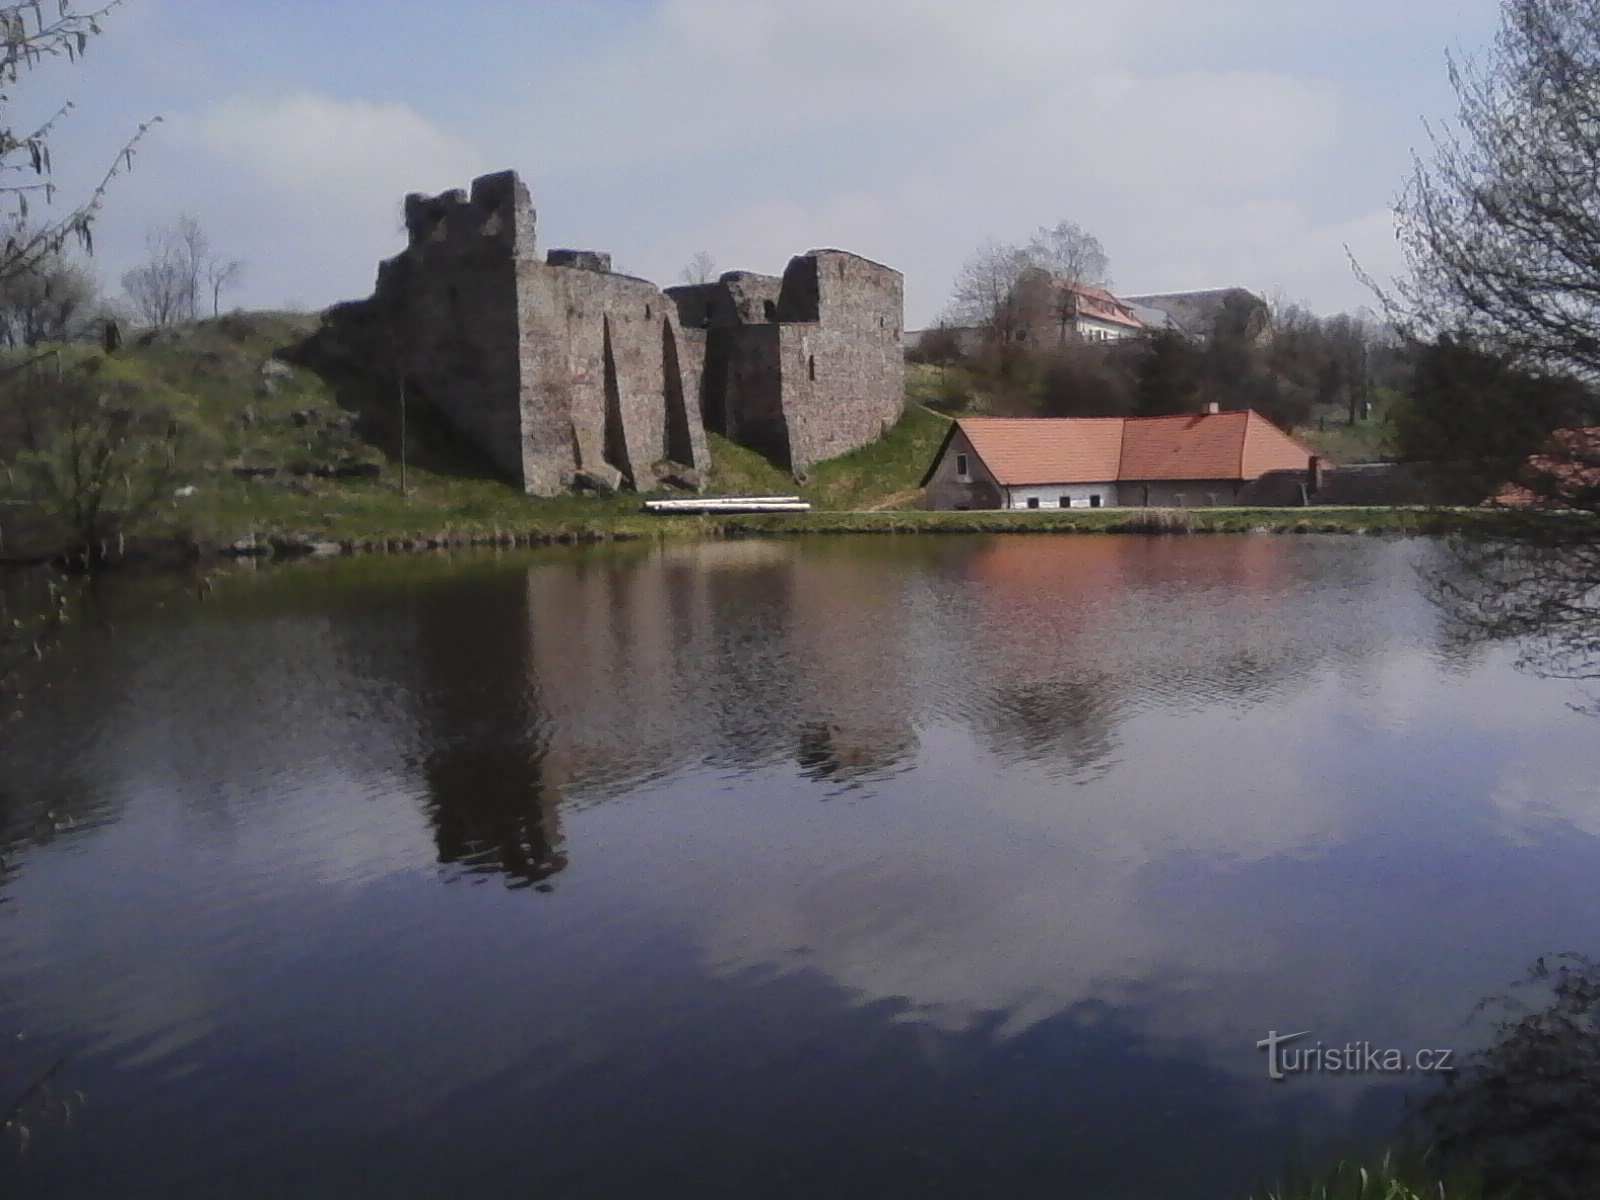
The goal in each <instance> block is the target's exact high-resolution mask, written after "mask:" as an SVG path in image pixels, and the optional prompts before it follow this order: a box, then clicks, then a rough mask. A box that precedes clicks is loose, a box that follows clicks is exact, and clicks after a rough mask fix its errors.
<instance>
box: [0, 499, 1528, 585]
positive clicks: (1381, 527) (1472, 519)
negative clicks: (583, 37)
mask: <svg viewBox="0 0 1600 1200" xmlns="http://www.w3.org/2000/svg"><path fill="white" fill-rule="evenodd" d="M1526 519H1527V517H1526V514H1515V515H1514V516H1513V515H1511V514H1507V513H1506V512H1503V511H1499V510H1494V509H1484V508H1429V507H1420V506H1418V507H1366V508H1334V507H1327V508H1220V507H1219V508H1181V509H1173V508H1106V509H1083V510H1071V511H1064V510H1054V509H1046V510H1033V509H1021V510H1005V509H994V510H980V511H970V512H942V511H932V510H925V509H896V510H876V511H872V510H863V511H844V510H841V511H831V510H822V511H812V512H809V513H741V514H729V515H726V516H711V515H703V516H702V515H697V516H671V515H666V516H662V515H655V514H647V513H643V512H638V511H634V510H631V509H619V508H618V507H617V506H615V505H614V504H613V505H610V506H607V507H605V508H602V509H600V510H599V511H596V512H594V513H593V514H592V515H583V516H578V515H576V514H573V513H571V512H570V511H569V512H567V513H564V514H562V515H561V516H560V517H557V519H556V520H554V521H543V522H541V521H538V520H537V519H534V520H532V521H530V522H529V523H528V524H526V525H518V526H502V525H498V524H496V525H494V526H491V527H487V528H486V527H484V526H483V525H482V524H479V523H469V524H465V525H461V526H447V527H446V528H444V529H442V530H434V531H432V532H422V531H418V530H416V529H407V530H395V531H393V532H387V533H384V532H380V533H370V532H363V533H362V534H360V535H350V534H347V533H346V534H342V533H341V532H340V530H339V529H338V528H337V524H334V525H331V526H330V527H327V528H322V529H312V530H305V529H284V528H266V529H256V530H253V531H251V532H250V533H248V534H246V535H245V536H242V537H235V538H231V539H225V540H214V539H206V538H194V537H184V536H181V535H171V534H168V535H159V534H158V535H150V536H135V537H130V538H129V539H127V542H126V543H125V545H123V546H120V547H119V548H118V549H117V550H116V551H115V552H113V551H112V550H111V549H110V548H109V547H108V548H107V553H106V555H105V558H104V559H103V560H102V561H103V563H104V564H110V565H123V564H129V565H132V564H153V565H156V566H171V567H180V566H183V565H185V564H192V563H197V562H208V561H227V560H240V559H253V560H260V561H274V562H275V561H287V560H293V559H305V558H337V557H342V556H347V555H363V554H423V553H430V552H436V551H452V550H471V549H532V548H538V547H547V546H562V545H566V546H583V545H600V544H605V543H609V542H617V543H623V542H643V541H679V540H718V539H729V538H759V537H803V536H806V535H825V536H840V535H848V534H863V535H876V536H884V535H901V534H909V535H917V534H939V535H963V534H965V535H986V534H1065V535H1084V534H1120V535H1124V536H1127V535H1134V536H1145V537H1164V536H1193V535H1208V534H1261V535H1273V536H1281V535H1294V534H1344V535H1348V536H1385V535H1392V536H1425V535H1435V536H1438V535H1446V534H1460V533H1479V534H1483V535H1486V536H1492V535H1494V534H1495V533H1497V532H1498V533H1512V534H1514V533H1515V532H1516V530H1517V529H1518V528H1520V529H1522V530H1523V531H1524V532H1525V531H1526V526H1525V524H1521V523H1522V522H1525V521H1526ZM1514 523H1515V524H1514ZM50 565H55V566H61V567H68V568H72V567H77V568H79V569H81V568H82V567H83V566H84V562H83V559H82V557H81V556H78V555H54V556H37V555H36V556H31V557H27V558H22V557H18V558H0V569H5V570H12V569H17V570H21V569H26V568H29V567H39V566H50Z"/></svg>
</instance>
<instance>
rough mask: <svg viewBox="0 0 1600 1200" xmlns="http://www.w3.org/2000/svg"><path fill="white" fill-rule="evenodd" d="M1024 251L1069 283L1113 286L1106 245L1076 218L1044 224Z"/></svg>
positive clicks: (1033, 259)
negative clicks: (1076, 220)
mask: <svg viewBox="0 0 1600 1200" xmlns="http://www.w3.org/2000/svg"><path fill="white" fill-rule="evenodd" d="M1024 253H1026V254H1027V256H1028V259H1029V261H1030V262H1032V263H1033V265H1034V266H1036V267H1039V268H1040V269H1041V270H1045V271H1049V272H1050V274H1052V275H1054V276H1056V277H1057V278H1060V279H1065V280H1066V281H1067V282H1068V283H1082V284H1088V285H1090V286H1091V287H1110V286H1111V260H1110V259H1108V258H1107V257H1106V250H1105V247H1104V246H1102V245H1101V244H1100V239H1099V238H1097V237H1095V236H1094V234H1092V233H1088V232H1086V231H1085V230H1084V229H1083V228H1082V226H1080V225H1078V224H1076V223H1075V222H1073V221H1059V222H1057V223H1056V224H1055V225H1053V226H1050V227H1049V228H1047V229H1046V228H1041V229H1040V230H1039V232H1038V233H1036V234H1034V235H1033V238H1032V240H1031V241H1029V242H1028V245H1027V246H1026V248H1025V250H1024Z"/></svg>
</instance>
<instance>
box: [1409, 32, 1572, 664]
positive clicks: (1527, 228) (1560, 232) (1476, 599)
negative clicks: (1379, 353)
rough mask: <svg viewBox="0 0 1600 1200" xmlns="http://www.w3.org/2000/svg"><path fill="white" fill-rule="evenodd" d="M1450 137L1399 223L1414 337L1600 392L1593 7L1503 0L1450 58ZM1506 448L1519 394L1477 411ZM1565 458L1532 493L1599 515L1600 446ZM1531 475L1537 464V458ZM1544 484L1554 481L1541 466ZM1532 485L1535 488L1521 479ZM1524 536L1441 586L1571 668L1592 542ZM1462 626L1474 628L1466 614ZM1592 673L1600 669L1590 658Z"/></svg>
mask: <svg viewBox="0 0 1600 1200" xmlns="http://www.w3.org/2000/svg"><path fill="white" fill-rule="evenodd" d="M1449 72H1450V81H1451V84H1452V85H1453V87H1454V89H1455V92H1456V96H1457V100H1458V103H1459V107H1460V113H1459V116H1458V118H1457V121H1456V124H1455V126H1454V128H1453V129H1452V130H1450V131H1446V132H1443V133H1439V134H1437V135H1435V136H1434V138H1433V145H1432V155H1431V158H1430V159H1429V160H1427V161H1423V160H1420V159H1419V160H1418V162H1417V163H1416V166H1415V169H1414V172H1413V175H1412V178H1411V181H1410V185H1409V187H1408V188H1407V190H1406V192H1405V193H1404V195H1403V196H1402V199H1401V201H1400V204H1399V206H1398V208H1397V211H1396V215H1397V217H1398V218H1399V229H1400V239H1401V244H1402V246H1403V248H1404V249H1405V252H1406V257H1407V259H1408V262H1409V265H1410V268H1411V278H1410V279H1409V280H1407V281H1405V282H1404V283H1402V284H1400V285H1398V288H1397V292H1396V295H1395V296H1393V297H1391V298H1390V308H1391V311H1392V312H1393V313H1394V314H1395V315H1396V316H1397V318H1398V320H1399V322H1400V324H1401V326H1402V328H1403V329H1404V330H1405V331H1406V333H1407V334H1408V335H1409V337H1410V338H1411V340H1413V342H1415V343H1419V344H1426V343H1439V342H1441V340H1442V339H1443V338H1446V337H1448V338H1450V339H1452V342H1453V343H1454V344H1456V345H1464V346H1466V347H1469V348H1470V351H1471V352H1473V353H1486V354H1488V355H1490V356H1491V357H1492V358H1493V359H1495V360H1496V361H1498V362H1499V363H1501V364H1502V365H1503V366H1504V367H1506V368H1509V369H1514V370H1517V371H1520V372H1523V373H1524V374H1525V375H1533V376H1535V377H1538V376H1543V377H1545V378H1546V379H1549V378H1560V377H1566V378H1569V379H1574V380H1577V381H1579V382H1581V383H1585V384H1588V385H1590V386H1591V387H1592V386H1594V385H1596V384H1597V383H1600V174H1597V172H1596V171H1595V163H1596V162H1600V0H1504V2H1503V4H1502V10H1501V26H1500V31H1499V35H1498V37H1497V38H1496V40H1495V43H1494V46H1493V48H1492V49H1491V50H1490V51H1489V52H1488V53H1487V54H1486V55H1485V56H1483V57H1482V58H1480V59H1476V60H1466V61H1456V60H1451V61H1450V63H1449ZM1475 407H1476V409H1477V411H1476V413H1475V414H1473V415H1474V416H1475V418H1476V420H1475V421H1474V422H1473V424H1474V425H1475V426H1476V428H1475V429H1474V436H1476V437H1478V438H1480V439H1482V438H1485V437H1488V436H1491V435H1492V434H1494V433H1495V432H1496V431H1500V432H1501V433H1502V437H1501V438H1500V440H1501V441H1503V442H1505V443H1507V444H1511V441H1512V439H1514V438H1516V437H1517V436H1518V435H1519V432H1521V431H1525V430H1526V427H1527V424H1528V422H1529V420H1530V419H1531V418H1536V417H1537V415H1538V414H1537V413H1536V412H1534V411H1532V410H1531V409H1530V405H1529V402H1528V396H1527V394H1526V392H1525V391H1520V390H1518V389H1512V390H1509V391H1505V392H1502V393H1500V394H1498V395H1491V396H1489V397H1487V398H1486V399H1485V401H1484V402H1483V403H1481V404H1478V405H1476V406H1475ZM1558 449H1560V451H1561V453H1562V456H1563V457H1562V461H1561V466H1560V470H1559V471H1558V472H1555V473H1553V474H1554V476H1555V482H1557V483H1560V482H1561V481H1563V480H1564V481H1565V485H1564V486H1562V487H1558V488H1557V489H1555V493H1554V494H1549V493H1547V494H1545V495H1544V496H1543V497H1540V496H1538V495H1535V499H1541V498H1542V499H1545V500H1547V501H1557V502H1560V503H1563V504H1565V505H1567V506H1568V507H1574V508H1583V509H1588V510H1589V511H1590V512H1591V514H1592V513H1595V512H1600V487H1596V486H1593V485H1592V484H1589V483H1588V482H1587V481H1589V480H1591V479H1600V438H1590V437H1582V438H1572V437H1568V438H1565V439H1561V443H1560V446H1559V447H1558V446H1556V445H1555V444H1553V443H1547V447H1546V452H1547V454H1551V455H1553V454H1555V452H1556V451H1557V450H1558ZM1530 465H1531V464H1530ZM1541 474H1542V475H1543V476H1544V478H1545V480H1546V481H1550V479H1551V476H1552V473H1551V472H1542V473H1541ZM1531 482H1532V483H1533V484H1534V490H1535V491H1536V492H1537V488H1538V480H1537V479H1535V480H1532V481H1531ZM1516 532H1517V534H1518V535H1519V536H1518V538H1517V540H1516V541H1513V542H1507V543H1498V542H1490V543H1478V544H1475V545H1474V544H1467V543H1463V544H1461V545H1459V546H1458V547H1457V549H1458V554H1457V556H1456V557H1457V562H1456V570H1455V571H1454V572H1453V573H1452V575H1451V578H1450V579H1449V580H1448V581H1446V582H1444V583H1443V584H1442V586H1443V587H1444V590H1445V595H1446V598H1447V599H1449V600H1450V601H1451V604H1452V608H1453V610H1454V611H1455V612H1456V613H1457V615H1458V616H1460V617H1461V618H1462V619H1463V621H1464V622H1469V619H1470V618H1472V617H1474V616H1475V617H1476V618H1477V622H1478V627H1479V630H1480V632H1482V633H1483V634H1484V635H1486V636H1495V635H1497V634H1516V635H1526V634H1528V633H1529V632H1531V631H1534V630H1537V629H1538V628H1540V627H1541V626H1542V627H1544V628H1545V629H1547V630H1548V631H1549V632H1550V635H1551V637H1553V638H1555V639H1556V641H1557V643H1558V644H1560V645H1561V646H1563V647H1565V649H1563V650H1562V651H1561V656H1562V657H1565V658H1569V659H1571V660H1574V661H1578V660H1582V659H1583V658H1584V657H1585V656H1586V655H1588V656H1592V655H1594V653H1595V651H1596V650H1597V649H1600V547H1597V545H1596V542H1595V538H1594V534H1593V532H1592V524H1591V522H1589V521H1586V520H1576V521H1575V520H1570V519H1569V520H1540V519H1536V518H1535V519H1529V520H1525V521H1522V522H1521V523H1520V524H1519V526H1518V527H1517V528H1516ZM1469 623H1470V622H1469ZM1589 661H1590V662H1591V663H1593V664H1594V665H1595V666H1596V667H1597V668H1600V661H1596V660H1595V659H1594V658H1593V657H1590V658H1589Z"/></svg>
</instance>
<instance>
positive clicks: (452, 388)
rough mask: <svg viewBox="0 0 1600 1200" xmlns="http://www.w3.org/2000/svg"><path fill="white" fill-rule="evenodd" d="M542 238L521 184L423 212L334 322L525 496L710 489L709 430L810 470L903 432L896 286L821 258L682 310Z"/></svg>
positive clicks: (842, 259)
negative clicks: (896, 427)
mask: <svg viewBox="0 0 1600 1200" xmlns="http://www.w3.org/2000/svg"><path fill="white" fill-rule="evenodd" d="M535 224H536V218H535V213H534V208H533V203H532V200H531V198H530V196H529V194H528V190H527V188H526V187H525V186H524V185H523V183H522V181H521V180H520V179H519V178H518V177H517V175H516V174H515V173H514V172H511V171H505V172H501V173H499V174H496V175H486V176H484V177H482V178H480V179H478V180H476V181H475V182H474V183H473V185H472V191H471V193H470V195H469V194H468V193H466V192H462V191H452V192H446V193H444V194H442V195H439V196H433V197H428V196H421V195H412V196H408V197H407V198H406V228H407V233H408V244H407V247H406V249H405V251H404V252H403V253H401V254H400V255H398V256H396V257H395V258H393V259H390V260H388V261H387V262H385V263H383V264H382V265H381V266H380V268H379V271H378V285H377V289H376V291H375V293H374V295H373V297H372V299H371V300H369V301H365V302H362V303H359V304H346V305H340V306H338V307H337V308H335V309H332V310H330V312H329V314H328V318H327V320H326V322H325V328H327V329H331V330H332V332H333V334H334V335H335V336H333V337H332V338H331V339H330V340H332V341H334V342H337V343H340V349H341V352H342V353H344V355H345V357H346V358H348V359H351V360H359V359H362V358H364V359H365V361H366V363H367V365H368V366H369V367H372V368H378V369H381V371H382V373H384V374H386V375H392V374H394V373H396V372H403V373H404V375H405V377H406V379H407V381H408V383H409V384H410V385H411V386H412V387H413V388H414V391H415V393H416V394H417V396H418V398H419V399H420V400H423V401H425V402H426V403H428V404H429V405H431V406H432V407H433V408H434V409H436V410H437V411H438V412H439V413H440V414H441V415H442V416H443V417H444V418H445V419H446V420H447V421H449V422H450V423H451V424H452V425H453V426H454V427H455V428H456V429H457V430H459V431H460V432H461V433H462V434H463V435H464V436H465V437H466V438H467V439H468V440H470V441H471V442H472V443H474V444H475V445H477V446H478V447H479V448H480V449H481V450H482V451H483V452H484V453H485V454H487V456H488V457H489V459H490V461H491V462H492V463H493V464H494V466H495V467H496V468H497V469H499V470H500V471H502V472H504V473H505V474H506V475H508V476H510V477H512V478H514V479H516V480H518V481H519V482H520V483H521V484H522V486H523V488H524V489H525V490H526V491H528V492H529V493H532V494H537V495H555V494H557V493H560V492H564V491H566V490H568V489H570V488H572V487H574V486H589V487H600V488H609V487H617V486H629V487H634V488H637V489H639V490H645V489H649V488H654V487H657V486H658V485H659V484H661V483H662V482H663V481H664V480H666V479H669V478H670V479H675V480H680V481H682V480H687V481H689V482H691V483H693V482H696V480H697V478H698V473H703V472H704V471H705V469H706V468H707V467H708V466H709V462H708V458H707V452H706V442H705V432H704V431H705V429H706V428H711V429H713V430H716V431H717V432H719V433H724V434H726V435H727V436H728V437H730V438H732V439H734V440H735V441H738V442H740V443H742V444H744V445H747V446H750V447H751V448H753V449H755V450H757V451H759V452H760V453H762V454H764V455H766V456H768V457H769V458H771V459H772V460H773V461H774V462H776V463H779V464H780V465H782V466H785V467H788V468H791V469H792V470H794V471H795V472H796V473H801V472H803V471H804V470H805V469H806V468H808V467H809V466H810V465H811V464H813V463H815V462H818V461H820V460H821V459H824V458H831V457H833V456H835V455H838V454H842V453H844V452H846V451H848V450H852V449H855V448H856V447H858V446H861V445H864V444H866V443H867V442H870V441H873V440H875V439H876V438H878V437H880V436H882V434H883V433H884V432H886V431H887V430H888V429H889V427H890V426H892V425H893V424H894V422H895V421H896V420H898V419H899V416H900V413H901V410H902V407H903V403H904V391H905V377H904V371H905V365H904V356H903V354H902V351H901V345H900V340H901V324H902V313H903V300H902V280H901V276H900V274H899V272H897V271H893V270H890V269H889V268H888V267H884V266H881V265H880V264H878V263H874V262H870V261H868V260H867V259H864V258H860V257H858V256H856V255H853V254H847V253H844V252H843V251H838V250H817V251H812V252H811V253H809V254H806V255H802V256H801V257H798V258H795V259H793V260H792V261H791V262H790V264H789V268H788V270H787V271H785V273H784V276H783V278H782V279H779V278H776V277H774V276H770V275H757V274H754V273H751V272H742V271H738V272H730V273H728V274H726V275H724V276H722V278H721V279H719V280H718V281H717V282H715V283H712V284H702V285H695V286H691V287H683V288H674V289H672V291H671V293H670V294H668V293H665V292H663V291H661V290H660V289H659V288H657V287H656V286H655V285H654V284H652V283H649V282H648V281H646V280H643V279H635V278H632V277H630V276H626V275H619V274H617V273H615V272H614V271H612V270H611V257H610V255H608V254H605V253H602V252H600V251H596V250H575V249H561V250H552V251H550V253H549V255H548V257H547V258H541V257H540V255H539V252H538V247H537V242H536V237H535Z"/></svg>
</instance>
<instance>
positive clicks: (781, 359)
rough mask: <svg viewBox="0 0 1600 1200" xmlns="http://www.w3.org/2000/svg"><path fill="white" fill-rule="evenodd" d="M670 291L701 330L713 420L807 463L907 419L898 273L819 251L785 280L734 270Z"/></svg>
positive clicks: (797, 464)
mask: <svg viewBox="0 0 1600 1200" xmlns="http://www.w3.org/2000/svg"><path fill="white" fill-rule="evenodd" d="M667 294H668V295H669V296H671V297H672V298H673V300H674V301H676V302H677V305H678V316H679V320H680V322H681V323H682V325H683V326H684V330H685V335H686V336H688V335H690V334H691V331H693V330H695V329H702V330H704V331H705V332H704V338H705V371H704V376H703V379H704V382H703V385H702V390H701V407H702V412H703V415H704V417H705V422H706V428H708V429H710V430H712V431H714V432H716V433H720V434H722V435H724V436H725V437H728V438H730V439H731V440H733V441H735V442H738V443H740V444H741V445H745V446H749V447H750V448H751V449H753V450H756V451H758V452H759V453H761V454H764V455H766V456H767V457H768V458H770V459H772V461H774V462H776V463H778V464H780V465H782V466H785V467H788V468H790V469H791V470H794V471H795V472H803V471H805V470H806V469H807V468H808V467H810V466H811V465H812V464H813V463H817V462H821V461H822V460H823V459H826V458H832V457H834V456H835V455H838V454H843V453H845V452H846V451H848V450H853V449H855V448H856V447H857V446H861V445H865V444H866V443H867V442H871V441H874V440H876V439H877V438H879V437H882V436H883V435H884V434H885V433H887V432H888V431H889V429H890V427H891V426H893V425H894V423H895V422H896V421H898V420H899V419H900V414H901V412H902V410H903V409H904V406H905V354H904V352H903V351H902V349H901V337H900V332H901V331H900V326H901V322H902V320H903V313H904V311H905V300H904V283H903V280H902V278H901V275H900V272H898V271H894V270H891V269H890V268H888V267H885V266H882V265H880V264H879V263H875V262H871V261H869V260H868V259H865V258H861V257H859V256H857V255H854V254H847V253H845V252H844V251H842V250H813V251H811V252H810V253H808V254H804V255H801V256H800V257H798V258H795V259H792V260H790V262H789V267H788V269H787V270H786V271H784V273H783V278H782V279H777V278H774V277H772V276H769V275H753V274H751V273H749V272H747V271H733V272H729V273H728V274H726V275H724V276H723V277H722V278H721V279H719V280H718V281H717V282H715V283H707V284H698V285H694V286H691V287H679V288H669V289H668V291H667Z"/></svg>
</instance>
